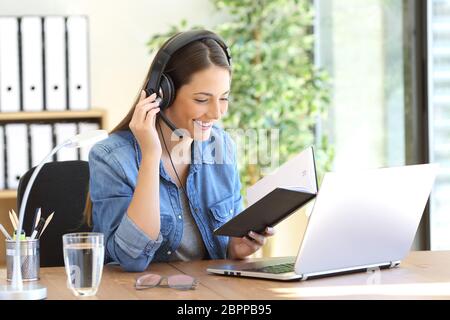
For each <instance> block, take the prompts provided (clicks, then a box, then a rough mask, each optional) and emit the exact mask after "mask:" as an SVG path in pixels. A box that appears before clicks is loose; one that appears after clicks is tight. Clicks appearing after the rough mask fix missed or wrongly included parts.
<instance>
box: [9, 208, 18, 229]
mask: <svg viewBox="0 0 450 320" xmlns="http://www.w3.org/2000/svg"><path fill="white" fill-rule="evenodd" d="M9 220H11V224H12V226H13V228H14V230H17V224H16V220H14V217H13V215H12V213H11V211H9Z"/></svg>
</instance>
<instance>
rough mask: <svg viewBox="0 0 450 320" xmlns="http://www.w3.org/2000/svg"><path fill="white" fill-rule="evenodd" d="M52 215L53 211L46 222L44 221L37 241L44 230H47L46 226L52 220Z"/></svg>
mask: <svg viewBox="0 0 450 320" xmlns="http://www.w3.org/2000/svg"><path fill="white" fill-rule="evenodd" d="M54 213H55V211H53V212H52V213H51V214H50V215H49V216H48V218H47V220H45V224H44V227H43V228H42V231H41V233H39V235H38V239H39V238H40V237H41V236H42V234H43V233H44V230H45V228H47V226H48V224H49V223H50V221H51V220H52V218H53V214H54Z"/></svg>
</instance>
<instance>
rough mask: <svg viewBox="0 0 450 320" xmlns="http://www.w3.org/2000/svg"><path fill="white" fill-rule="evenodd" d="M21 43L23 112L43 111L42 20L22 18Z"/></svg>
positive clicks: (38, 18)
mask: <svg viewBox="0 0 450 320" xmlns="http://www.w3.org/2000/svg"><path fill="white" fill-rule="evenodd" d="M20 32H21V42H22V83H23V85H22V90H23V105H22V107H23V110H24V111H42V110H44V95H43V91H44V83H43V55H42V51H43V50H42V19H41V18H40V17H23V18H22V19H21V24H20Z"/></svg>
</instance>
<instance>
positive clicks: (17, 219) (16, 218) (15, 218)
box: [11, 209, 19, 229]
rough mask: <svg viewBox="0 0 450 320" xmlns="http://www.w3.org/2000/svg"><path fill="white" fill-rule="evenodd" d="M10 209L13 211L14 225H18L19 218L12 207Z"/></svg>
mask: <svg viewBox="0 0 450 320" xmlns="http://www.w3.org/2000/svg"><path fill="white" fill-rule="evenodd" d="M11 211H12V213H13V217H14V220H16V225H17V226H19V218H18V217H17V214H16V212H15V211H14V209H11ZM16 229H17V228H16Z"/></svg>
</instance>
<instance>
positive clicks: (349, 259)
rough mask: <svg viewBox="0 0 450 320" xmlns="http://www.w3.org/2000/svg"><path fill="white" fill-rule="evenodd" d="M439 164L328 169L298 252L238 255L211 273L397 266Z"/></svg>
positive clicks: (283, 273) (303, 273)
mask: <svg viewBox="0 0 450 320" xmlns="http://www.w3.org/2000/svg"><path fill="white" fill-rule="evenodd" d="M436 174H437V165H435V164H423V165H412V166H403V167H395V168H382V169H371V170H363V171H350V172H339V173H334V172H333V173H326V174H325V177H324V179H323V182H322V185H321V187H320V190H319V192H318V195H317V197H316V200H315V203H314V207H313V210H312V212H311V214H310V216H309V220H308V224H307V227H306V231H305V233H304V235H303V239H302V241H301V244H300V247H299V251H298V254H297V256H296V257H277V258H269V259H260V260H257V261H254V262H251V261H245V260H244V261H237V262H235V263H228V264H222V265H216V266H210V267H208V268H207V271H208V272H209V273H213V274H222V275H230V276H238V277H239V276H240V277H255V278H265V279H274V280H295V279H299V280H307V279H309V278H311V277H319V276H326V275H334V274H341V273H348V272H356V271H366V270H367V269H372V268H376V267H379V268H380V269H381V268H393V267H396V266H398V265H399V264H400V262H401V261H402V260H403V259H404V258H405V256H406V255H407V254H408V253H409V250H410V248H411V245H412V243H413V241H414V236H415V234H416V231H417V228H418V226H419V223H420V219H421V217H422V214H423V212H424V209H425V205H426V203H427V200H428V197H429V195H430V192H431V189H432V186H433V183H434V180H435V177H436Z"/></svg>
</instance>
